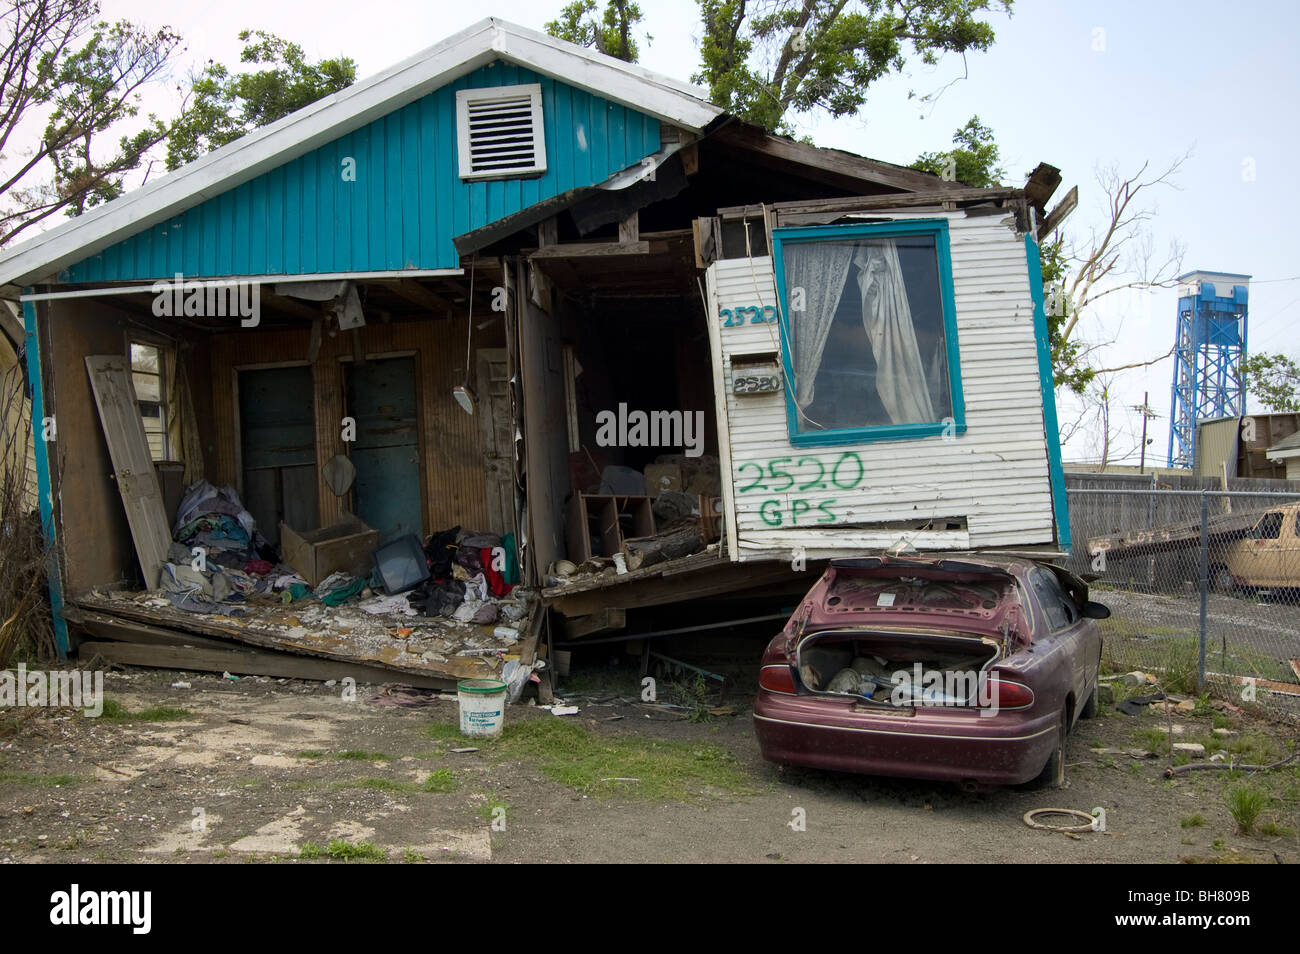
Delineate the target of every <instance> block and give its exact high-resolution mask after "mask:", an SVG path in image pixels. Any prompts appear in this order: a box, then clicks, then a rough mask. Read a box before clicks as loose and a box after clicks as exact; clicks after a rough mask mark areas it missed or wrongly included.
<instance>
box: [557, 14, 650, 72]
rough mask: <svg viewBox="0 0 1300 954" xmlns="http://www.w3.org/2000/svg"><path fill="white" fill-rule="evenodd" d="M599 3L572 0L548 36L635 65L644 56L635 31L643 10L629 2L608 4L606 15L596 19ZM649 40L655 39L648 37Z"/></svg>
mask: <svg viewBox="0 0 1300 954" xmlns="http://www.w3.org/2000/svg"><path fill="white" fill-rule="evenodd" d="M597 9H598V6H597V3H596V0H573V2H572V3H570V4H569V5H568V6H566V7H565V8H564V9H563V10H561V11H560V16H559V18H558V19H555V20H552V21H551V22H550V23H548V24H546V32H547V33H549V34H550V35H551V36H553V37H556V38H558V39H561V40H568V41H569V42H570V43H577V44H578V45H579V46H590V47H594V48H595V49H597V50H599V51H600V52H601V53H604V54H606V55H608V56H613V57H617V58H618V59H620V60H624V61H626V62H628V63H635V62H636V61H637V58H638V57H639V56H640V55H641V51H640V49H639V48H638V47H637V43H636V40H634V39H633V38H632V31H633V29H634V28H635V27H636V25H637V24H638V23H640V22H641V20H642V14H641V7H640V6H638V5H637V4H635V3H630V2H628V0H606V3H605V12H604V13H603V14H601V15H600V17H599V18H598V17H597V15H596V14H597ZM646 39H647V40H651V39H653V37H650V36H648V35H647V36H646Z"/></svg>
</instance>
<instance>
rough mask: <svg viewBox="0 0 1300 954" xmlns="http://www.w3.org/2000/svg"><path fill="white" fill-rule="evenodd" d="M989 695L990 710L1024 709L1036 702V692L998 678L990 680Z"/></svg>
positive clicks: (1019, 684)
mask: <svg viewBox="0 0 1300 954" xmlns="http://www.w3.org/2000/svg"><path fill="white" fill-rule="evenodd" d="M987 695H988V699H989V703H988V704H989V707H990V708H992V707H993V706H996V707H997V708H999V709H1023V708H1025V707H1026V706H1028V705H1032V704H1033V701H1034V690H1032V689H1030V688H1029V687H1028V686H1026V685H1024V684H1023V683H1019V682H1012V681H1011V680H1009V679H999V678H996V677H995V678H992V679H990V680H989V683H988V693H987Z"/></svg>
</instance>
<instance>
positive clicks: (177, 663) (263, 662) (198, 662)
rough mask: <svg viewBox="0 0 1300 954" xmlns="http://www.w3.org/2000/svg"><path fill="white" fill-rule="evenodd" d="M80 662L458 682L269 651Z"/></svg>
mask: <svg viewBox="0 0 1300 954" xmlns="http://www.w3.org/2000/svg"><path fill="white" fill-rule="evenodd" d="M79 653H80V656H81V658H82V659H91V658H93V657H95V656H98V657H100V658H101V659H103V660H105V661H107V662H110V663H115V664H117V665H121V666H146V667H149V668H153V669H180V670H189V671H193V672H228V673H231V674H233V675H242V676H273V677H275V678H277V679H311V680H314V681H317V682H328V681H329V680H331V679H334V680H342V679H346V678H352V679H355V680H356V681H357V682H359V683H375V684H382V683H401V684H402V685H407V686H415V687H416V688H419V689H454V688H455V686H456V681H455V680H454V679H438V678H436V677H433V676H416V675H411V674H408V673H402V674H398V673H395V672H393V671H392V670H389V669H382V668H380V667H378V666H360V665H357V664H355V663H342V662H330V661H329V660H325V659H314V658H312V657H309V656H295V655H291V654H290V653H276V652H267V651H265V650H258V649H199V648H198V647H194V646H158V645H150V644H144V643H123V642H116V641H111V642H87V643H82V644H81V646H80V649H79Z"/></svg>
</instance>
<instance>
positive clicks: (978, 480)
mask: <svg viewBox="0 0 1300 954" xmlns="http://www.w3.org/2000/svg"><path fill="white" fill-rule="evenodd" d="M931 215H933V214H930V215H912V214H908V215H906V217H907V218H925V217H931ZM948 219H949V239H950V245H951V249H952V268H953V286H954V288H953V291H954V299H955V305H956V321H957V340H958V347H959V353H960V361H961V378H962V394H963V398H964V400H965V407H966V426H967V430H966V433H965V434H963V435H961V436H959V437H957V438H956V439H955V440H943V439H941V438H937V437H936V438H926V439H922V440H907V441H887V442H874V443H867V444H855V445H843V446H836V447H798V448H797V447H794V446H792V445H791V444H790V442H789V435H788V432H787V430H786V426H787V425H786V405H785V395H784V393H781V392H778V393H776V394H765V395H745V396H740V397H737V396H736V395H734V394H732V392H731V363H732V358H733V356H736V355H746V354H756V353H768V352H775V351H778V350H779V347H780V345H779V341H780V337H779V331H778V329H777V326H776V325H775V324H759V325H755V324H748V323H747V324H744V325H739V326H735V327H731V328H727V327H723V319H722V318H720V317H718V314H719V311H720V310H721V309H723V308H731V309H734V308H737V307H746V306H754V305H757V306H763V305H775V304H776V289H775V286H774V284H773V279H772V262H771V259H770V258H767V257H763V258H753V259H728V260H723V261H718V262H715V263H714V264H713V265H712V266H710V268H709V270H708V273H707V278H708V296H709V304H710V310H711V318H710V326H709V338H710V343H711V345H712V349H713V374H714V387H715V389H716V391H717V393H718V395H719V396H720V397H721V400H719V402H718V433H719V435H720V443H721V457H722V461H721V463H722V472H723V474H729V475H730V479H729V480H725V479H724V481H723V498H724V507H725V510H726V518H727V520H726V523H727V540H728V546H729V548H730V552H731V554H732V556H733V558H735V559H740V560H748V559H772V558H774V557H775V558H784V557H786V556H787V555H788V554H789V553H790V552H791V551H798V550H802V551H803V552H804V553H805V555H806V556H807V558H809V559H817V558H819V557H829V556H836V555H841V556H842V555H845V554H846V553H852V552H871V551H879V550H882V549H890V548H893V547H896V546H899V545H902V544H907V545H910V546H912V547H914V548H916V549H917V550H922V551H924V550H945V549H956V550H962V549H979V548H989V547H1013V546H1034V545H1043V544H1051V543H1053V542H1054V541H1053V523H1052V496H1051V486H1050V482H1049V472H1048V463H1047V443H1046V439H1045V435H1044V431H1043V408H1042V391H1041V389H1040V388H1041V385H1040V381H1039V376H1038V348H1037V342H1036V341H1035V339H1034V322H1033V315H1034V304H1033V299H1032V297H1031V293H1030V287H1029V274H1028V269H1027V265H1026V261H1025V245H1024V239H1023V237H1022V236H1020V235H1018V234H1016V233H1015V231H1013V229H1012V228H1010V227H1009V225H1008V222H1006V221H1004V220H1000V219H999V218H997V217H993V216H989V217H970V218H968V217H966V216H965V215H964V214H962V213H952V214H951V215H950V216H949V217H948ZM782 458H789V460H788V461H782ZM859 461H860V462H861V469H862V474H861V478H860V479H859V478H858V466H859V464H858V462H859ZM837 465H838V468H839V469H838V470H836V467H837ZM773 466H775V467H776V468H777V470H776V474H777V477H776V478H775V479H773V477H772V473H773V471H772V469H771V468H772V467H773ZM783 470H785V471H788V472H789V474H790V479H792V480H793V483H787V479H786V478H784V477H782V476H781V472H782V471H783ZM819 472H820V473H822V475H823V476H822V480H821V481H820V482H818V481H817V480H816V479H815V478H817V477H818V475H819ZM760 475H761V479H760ZM837 484H838V485H837ZM846 488H847V489H846ZM943 517H964V518H965V519H966V529H958V530H947V529H942V528H941V525H939V527H938V528H936V527H931V528H929V529H926V530H924V531H920V530H916V531H913V530H893V529H882V528H879V525H880V524H883V523H886V522H895V521H916V520H922V519H930V518H943ZM819 520H820V521H824V522H815V521H819ZM851 524H873V525H876V528H871V529H861V528H855V527H852V526H846V525H851Z"/></svg>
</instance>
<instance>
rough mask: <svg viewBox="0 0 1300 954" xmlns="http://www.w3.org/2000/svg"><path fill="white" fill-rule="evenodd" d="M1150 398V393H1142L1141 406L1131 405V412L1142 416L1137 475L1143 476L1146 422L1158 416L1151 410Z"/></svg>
mask: <svg viewBox="0 0 1300 954" xmlns="http://www.w3.org/2000/svg"><path fill="white" fill-rule="evenodd" d="M1150 398H1151V392H1150V391H1143V392H1142V404H1141V405H1136V404H1135V405H1133V410H1135V411H1137V412H1138V413H1139V414H1141V415H1142V457H1141V463H1140V464H1139V466H1138V473H1139V474H1145V473H1146V472H1147V422H1148V421H1151V420H1152V419H1154V418H1157V417H1159V416H1160V415H1159V414H1157V413H1156V412H1155V410H1153V409H1152V407H1151V401H1150Z"/></svg>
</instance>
